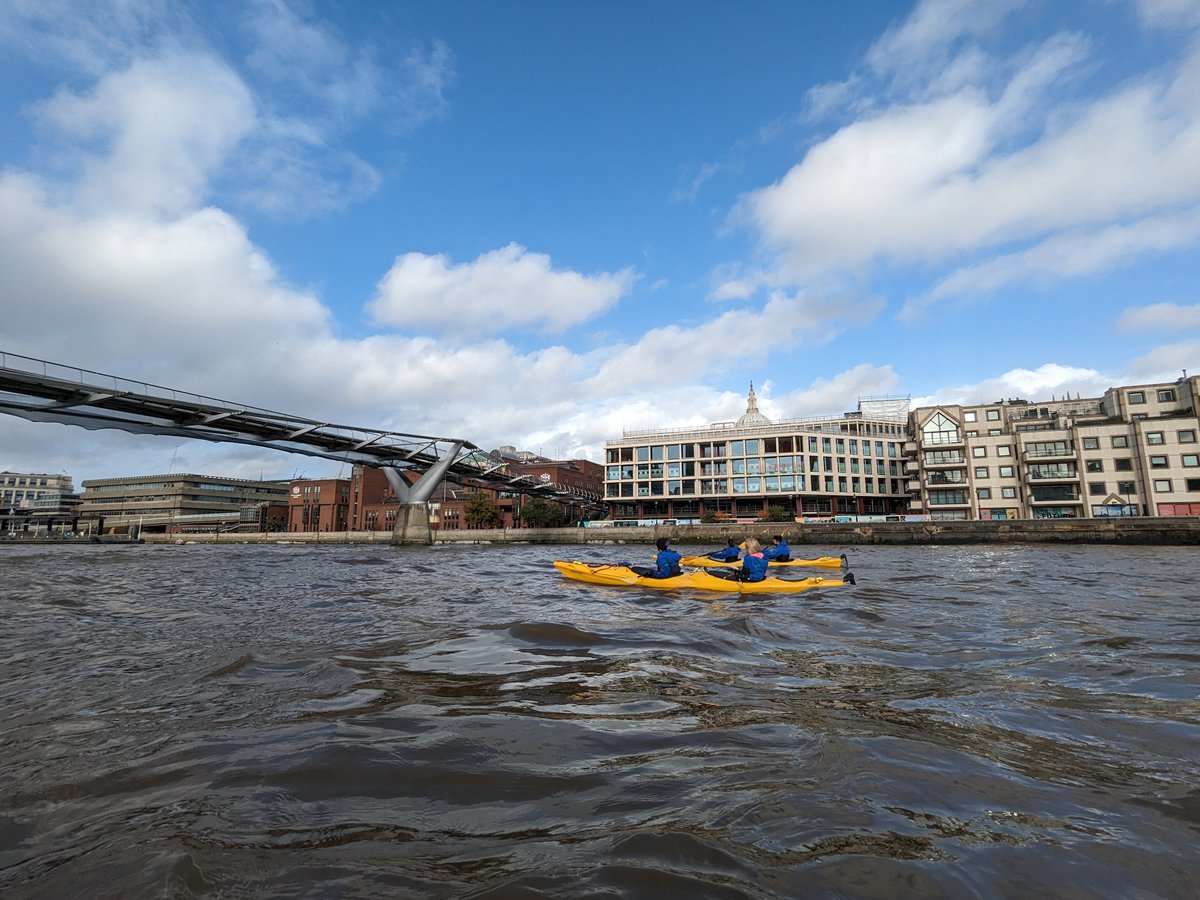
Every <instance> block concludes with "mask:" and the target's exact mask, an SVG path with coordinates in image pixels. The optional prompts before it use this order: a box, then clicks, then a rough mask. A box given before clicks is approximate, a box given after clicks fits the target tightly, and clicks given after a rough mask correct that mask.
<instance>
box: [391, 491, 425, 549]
mask: <svg viewBox="0 0 1200 900" xmlns="http://www.w3.org/2000/svg"><path fill="white" fill-rule="evenodd" d="M392 543H393V544H397V545H404V544H410V545H411V544H422V545H425V546H428V545H430V544H432V543H433V528H432V527H430V525H429V504H428V503H426V502H425V501H424V500H421V501H419V502H417V503H412V502H409V503H401V504H400V506H399V507H398V508H397V509H396V527H395V528H393V529H392Z"/></svg>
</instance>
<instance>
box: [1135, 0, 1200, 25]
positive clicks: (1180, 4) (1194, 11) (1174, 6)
mask: <svg viewBox="0 0 1200 900" xmlns="http://www.w3.org/2000/svg"><path fill="white" fill-rule="evenodd" d="M1134 6H1135V7H1136V8H1137V11H1138V14H1139V15H1140V16H1141V17H1142V20H1143V21H1144V22H1145V23H1146V24H1147V25H1150V26H1153V27H1159V28H1174V27H1178V26H1180V25H1183V26H1188V25H1190V26H1196V25H1200V2H1198V0H1134Z"/></svg>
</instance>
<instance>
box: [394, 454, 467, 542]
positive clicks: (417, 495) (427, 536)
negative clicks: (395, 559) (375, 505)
mask: <svg viewBox="0 0 1200 900" xmlns="http://www.w3.org/2000/svg"><path fill="white" fill-rule="evenodd" d="M462 447H463V442H462V441H456V442H455V444H454V446H453V447H451V449H450V450H449V451H448V452H447V453H445V454H444V455H443V456H442V457H441V458H440V459H439V460H438V461H437V462H436V463H434V464H433V465H432V466H430V467H429V468H428V469H426V470H425V473H424V474H423V475H422V476H421V478H420V480H419V481H418V482H417V483H416V484H414V485H411V486H410V485H409V483H408V482H407V481H405V480H404V479H403V478H402V477H401V476H400V473H399V471H397V470H396V469H394V468H390V467H384V469H383V474H384V476H385V477H386V478H387V480H388V484H389V485H390V486H391V488H392V492H393V493H394V494H395V495H396V498H397V499H398V500H399V501H400V508H399V509H397V510H396V526H395V527H394V528H393V529H392V543H393V544H425V545H429V544H432V543H433V528H432V526H430V524H429V498H430V497H432V496H433V492H434V491H435V490H437V486H438V485H439V484H441V481H442V479H443V478H445V477H446V472H448V471H449V470H450V466H452V465H453V464H454V461H455V459H457V458H458V454H459V451H460V450H462Z"/></svg>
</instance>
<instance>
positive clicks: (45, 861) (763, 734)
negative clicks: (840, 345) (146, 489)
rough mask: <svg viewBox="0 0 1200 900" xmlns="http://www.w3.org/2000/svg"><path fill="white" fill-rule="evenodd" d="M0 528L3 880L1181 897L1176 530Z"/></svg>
mask: <svg viewBox="0 0 1200 900" xmlns="http://www.w3.org/2000/svg"><path fill="white" fill-rule="evenodd" d="M797 550H802V551H803V553H804V555H808V556H818V555H824V554H830V555H837V554H838V553H841V552H843V551H846V552H847V554H848V556H849V557H850V563H851V569H852V571H853V572H854V573H855V575H856V576H857V578H858V584H857V586H855V587H840V588H828V589H823V590H817V591H814V592H809V593H806V594H800V595H792V596H779V597H761V596H760V597H757V598H756V599H753V600H749V601H745V602H736V601H735V600H733V599H731V598H730V597H728V596H724V597H722V596H715V595H700V594H682V593H680V594H677V593H673V592H666V593H664V592H659V591H651V590H644V589H635V588H628V589H622V588H603V587H590V586H587V585H581V584H575V583H571V582H566V581H564V580H562V579H561V577H560V576H559V575H558V574H557V573H556V572H555V571H554V569H553V568H552V567H551V565H550V562H551V561H552V560H553V559H555V558H568V559H582V560H586V561H597V562H599V561H609V562H612V561H616V560H618V559H627V560H632V561H635V562H648V561H649V560H650V558H651V548H643V547H599V546H590V547H565V548H564V547H543V546H524V545H523V546H448V545H447V546H435V547H428V548H393V547H388V546H368V547H361V546H359V547H356V546H317V547H313V546H244V545H237V546H228V545H227V546H216V547H213V546H200V545H185V546H170V545H167V546H151V545H146V546H126V547H119V546H77V547H55V546H27V547H13V546H7V547H2V548H0V635H2V644H0V649H2V659H0V692H2V693H0V698H2V704H0V734H2V737H0V894H3V895H4V896H6V897H54V898H59V897H84V896H86V897H121V898H138V897H192V896H208V897H287V898H292V897H322V898H323V897H339V898H341V897H402V898H403V897H419V898H424V897H434V898H437V897H455V898H457V897H488V898H510V897H511V898H535V897H570V898H587V897H605V898H614V897H633V898H641V897H646V898H687V900H693V898H708V897H713V898H741V897H745V898H767V897H771V898H774V897H840V898H850V897H853V898H859V897H865V898H884V897H904V898H939V897H947V898H962V897H1005V898H1008V897H1034V896H1038V897H1066V898H1074V897H1079V898H1084V897H1087V898H1090V897H1111V898H1121V900H1125V898H1182V897H1197V896H1200V699H1198V698H1200V588H1198V587H1197V585H1198V584H1200V562H1198V558H1200V557H1198V554H1197V553H1196V551H1195V550H1194V549H1188V548H1176V547H1170V548H1137V547H1134V548H1111V547H1100V546H1069V547H1050V548H1048V547H1044V546H996V547H986V548H978V547H972V548H957V547H956V548H939V547H860V548H843V547H807V546H806V547H800V548H795V547H794V548H793V553H796V552H797Z"/></svg>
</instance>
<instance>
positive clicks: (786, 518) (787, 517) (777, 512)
mask: <svg viewBox="0 0 1200 900" xmlns="http://www.w3.org/2000/svg"><path fill="white" fill-rule="evenodd" d="M794 518H795V517H794V516H793V515H792V514H791V513H790V512H788V510H787V508H786V507H783V506H780V505H778V504H776V503H772V504H771V505H770V506H768V507H767V514H766V515H765V516H759V518H758V521H760V522H790V521H792V519H794Z"/></svg>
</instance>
